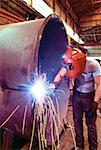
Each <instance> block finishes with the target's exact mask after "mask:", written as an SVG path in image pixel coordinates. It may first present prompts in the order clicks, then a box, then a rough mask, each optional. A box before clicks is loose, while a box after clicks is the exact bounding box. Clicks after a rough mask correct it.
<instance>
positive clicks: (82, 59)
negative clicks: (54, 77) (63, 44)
mask: <svg viewBox="0 0 101 150" xmlns="http://www.w3.org/2000/svg"><path fill="white" fill-rule="evenodd" d="M62 58H63V65H64V66H65V68H66V69H67V74H68V76H69V77H70V78H77V77H80V76H81V74H82V73H83V71H84V68H85V65H86V54H84V53H83V52H82V51H81V50H80V49H78V48H71V49H68V50H66V51H65V53H64V54H63V56H62Z"/></svg>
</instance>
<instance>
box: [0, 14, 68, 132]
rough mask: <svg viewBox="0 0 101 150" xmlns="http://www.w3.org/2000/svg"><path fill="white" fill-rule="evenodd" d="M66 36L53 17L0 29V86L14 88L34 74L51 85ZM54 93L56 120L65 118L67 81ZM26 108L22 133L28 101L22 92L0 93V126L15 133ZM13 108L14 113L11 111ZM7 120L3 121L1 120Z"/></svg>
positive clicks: (29, 107)
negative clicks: (61, 91) (45, 76)
mask: <svg viewBox="0 0 101 150" xmlns="http://www.w3.org/2000/svg"><path fill="white" fill-rule="evenodd" d="M67 45H68V43H67V35H66V31H65V27H64V24H63V22H62V20H61V19H60V18H59V17H58V16H57V15H55V14H53V15H50V16H49V17H47V18H43V19H39V20H34V21H26V22H21V23H15V24H9V25H4V26H0V84H1V82H2V81H5V82H6V83H7V85H8V86H10V87H14V88H15V87H16V85H20V84H28V83H29V80H30V78H32V77H33V76H34V75H35V74H36V73H38V74H41V73H43V72H44V73H46V74H47V80H48V81H49V82H52V81H53V79H54V76H55V75H56V73H57V72H58V70H59V69H60V67H61V60H62V54H63V53H64V51H65V50H66V49H67ZM59 89H61V90H64V92H65V95H64V94H61V93H59V92H56V97H58V98H59V111H60V120H61V122H62V123H63V122H64V120H65V119H66V112H67V108H68V97H69V86H68V79H67V78H65V79H63V80H62V82H61V85H60V87H59ZM26 105H27V116H26V117H27V119H26V123H25V127H26V130H25V131H26V133H30V130H29V129H31V115H32V108H31V100H30V97H29V95H28V94H27V93H26V92H20V91H12V90H4V91H1V92H0V125H2V123H4V124H3V127H6V128H10V129H12V130H15V131H16V132H19V131H21V129H22V120H23V115H24V111H25V108H26ZM15 109H16V112H14V110H15ZM12 112H13V114H12ZM10 115H11V117H10V118H9V119H8V120H7V122H5V120H6V119H7V118H8V117H9V116H10Z"/></svg>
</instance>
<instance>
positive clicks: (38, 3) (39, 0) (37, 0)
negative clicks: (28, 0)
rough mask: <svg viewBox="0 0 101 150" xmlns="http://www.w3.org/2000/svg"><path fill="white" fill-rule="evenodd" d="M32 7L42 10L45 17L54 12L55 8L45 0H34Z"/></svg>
mask: <svg viewBox="0 0 101 150" xmlns="http://www.w3.org/2000/svg"><path fill="white" fill-rule="evenodd" d="M32 7H33V8H34V9H35V10H37V11H38V12H40V13H41V14H42V15H43V16H44V17H48V16H49V15H50V14H53V10H52V9H51V8H50V7H49V6H48V5H47V4H46V3H45V2H44V1H43V0H33V1H32Z"/></svg>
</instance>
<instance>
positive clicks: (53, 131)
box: [29, 74, 64, 150]
mask: <svg viewBox="0 0 101 150" xmlns="http://www.w3.org/2000/svg"><path fill="white" fill-rule="evenodd" d="M54 90H55V86H54V84H52V83H49V82H48V81H47V80H46V74H44V75H43V74H42V75H40V76H39V77H38V78H37V79H35V82H34V84H33V86H32V87H31V88H30V92H31V94H32V95H33V97H34V100H35V101H34V105H33V106H34V110H33V129H32V136H31V141H30V147H29V149H30V150H31V148H32V141H33V137H34V131H35V124H37V125H36V128H37V129H38V130H37V131H38V138H39V149H40V150H44V149H45V147H47V145H48V144H49V143H48V139H47V138H48V137H49V135H47V131H48V134H50V139H51V145H52V147H53V148H54V149H56V147H59V128H60V127H61V126H62V128H64V127H63V124H62V123H61V121H60V118H59V106H58V99H57V98H55V97H54ZM54 100H55V103H56V108H55V106H54ZM35 122H36V123H35ZM53 126H54V128H53ZM56 140H57V146H56V144H55V141H56ZM53 148H52V149H53Z"/></svg>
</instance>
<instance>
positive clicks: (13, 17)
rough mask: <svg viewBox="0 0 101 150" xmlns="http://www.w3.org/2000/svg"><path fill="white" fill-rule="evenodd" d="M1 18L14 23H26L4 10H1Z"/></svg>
mask: <svg viewBox="0 0 101 150" xmlns="http://www.w3.org/2000/svg"><path fill="white" fill-rule="evenodd" d="M0 17H2V18H6V19H8V20H10V21H13V22H21V21H24V20H23V19H21V18H19V17H17V16H15V15H13V14H11V13H9V12H6V11H4V10H2V9H1V8H0Z"/></svg>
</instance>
